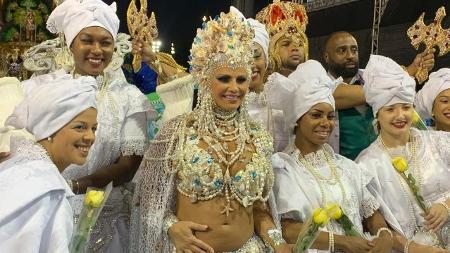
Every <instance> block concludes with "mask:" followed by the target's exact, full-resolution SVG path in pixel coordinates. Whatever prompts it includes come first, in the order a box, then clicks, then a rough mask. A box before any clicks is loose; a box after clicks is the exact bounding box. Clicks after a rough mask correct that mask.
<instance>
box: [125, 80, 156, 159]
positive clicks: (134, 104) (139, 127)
mask: <svg viewBox="0 0 450 253" xmlns="http://www.w3.org/2000/svg"><path fill="white" fill-rule="evenodd" d="M122 93H123V94H124V95H126V97H125V98H124V99H125V100H126V101H125V103H126V104H127V106H126V108H127V110H126V111H125V120H124V124H123V127H122V131H121V136H122V138H121V145H120V151H121V153H122V155H124V156H130V155H139V156H143V155H144V152H145V149H146V147H147V140H148V138H147V120H149V119H151V118H152V117H156V115H157V113H156V111H155V110H154V109H153V107H152V106H151V105H150V102H149V101H148V99H147V97H146V96H144V94H142V92H141V91H139V90H138V89H137V88H136V87H135V86H132V85H126V86H125V87H124V89H123V90H122Z"/></svg>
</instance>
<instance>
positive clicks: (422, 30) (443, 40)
mask: <svg viewBox="0 0 450 253" xmlns="http://www.w3.org/2000/svg"><path fill="white" fill-rule="evenodd" d="M424 15H425V13H422V15H420V17H419V19H417V21H416V22H415V23H414V24H413V25H412V26H411V27H410V28H409V29H408V31H407V34H408V37H409V38H410V39H411V45H413V46H414V48H415V49H416V50H417V49H418V48H419V46H420V44H421V43H423V44H425V47H426V49H425V51H429V50H430V49H432V48H433V47H435V46H438V47H439V56H443V55H445V54H447V53H448V52H449V51H450V29H443V28H442V26H441V23H442V19H443V18H444V17H445V15H446V14H445V8H444V6H442V7H441V8H439V9H438V10H437V12H436V17H435V18H434V21H433V23H431V24H429V25H425V23H424V22H423V17H424ZM416 78H417V81H418V82H419V83H423V82H424V81H425V80H427V78H428V70H427V69H425V68H422V67H421V66H420V67H419V69H418V70H417V73H416Z"/></svg>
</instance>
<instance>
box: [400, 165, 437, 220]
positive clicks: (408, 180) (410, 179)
mask: <svg viewBox="0 0 450 253" xmlns="http://www.w3.org/2000/svg"><path fill="white" fill-rule="evenodd" d="M400 175H401V176H402V178H403V179H404V180H405V182H406V183H407V184H408V187H409V189H410V190H411V192H412V193H413V195H414V197H415V198H416V200H417V204H418V205H419V207H420V209H422V211H423V212H424V213H425V214H428V213H429V211H430V210H429V209H428V208H427V206H426V205H425V200H424V199H423V197H422V195H420V192H419V187H418V186H417V185H416V180H415V179H414V177H413V176H412V175H411V174H409V175H408V176H406V174H405V172H403V173H400Z"/></svg>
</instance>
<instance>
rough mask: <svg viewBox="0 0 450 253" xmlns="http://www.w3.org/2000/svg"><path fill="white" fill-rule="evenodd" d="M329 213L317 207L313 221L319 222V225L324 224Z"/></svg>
mask: <svg viewBox="0 0 450 253" xmlns="http://www.w3.org/2000/svg"><path fill="white" fill-rule="evenodd" d="M328 219H329V217H328V215H327V212H326V211H325V210H324V209H322V208H317V209H316V210H314V212H313V221H314V223H316V224H319V226H324V225H325V224H326V223H327V222H328Z"/></svg>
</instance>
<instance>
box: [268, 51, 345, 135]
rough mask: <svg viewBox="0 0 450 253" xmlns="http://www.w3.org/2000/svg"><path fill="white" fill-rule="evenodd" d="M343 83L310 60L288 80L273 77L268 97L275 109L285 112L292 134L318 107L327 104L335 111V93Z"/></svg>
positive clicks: (270, 80)
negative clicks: (314, 107)
mask: <svg viewBox="0 0 450 253" xmlns="http://www.w3.org/2000/svg"><path fill="white" fill-rule="evenodd" d="M274 77H275V78H276V80H277V81H274ZM286 79H288V80H286ZM274 82H277V83H276V84H274ZM340 83H342V78H338V79H336V80H332V79H331V78H330V77H329V76H328V74H327V71H326V70H325V69H324V68H323V66H322V65H321V64H320V63H319V62H318V61H315V60H308V61H306V62H304V63H302V64H300V65H298V66H297V69H296V70H295V71H294V72H293V73H292V74H290V75H289V77H288V78H284V79H283V77H281V75H279V74H277V75H271V76H270V77H269V85H268V86H267V87H268V88H269V91H268V92H267V94H268V96H269V102H270V104H271V105H272V107H275V109H281V110H283V112H284V114H285V120H286V127H287V128H288V129H287V130H288V131H291V130H292V129H294V127H295V126H296V125H297V120H298V119H299V118H300V117H301V116H303V115H304V114H305V113H306V112H308V111H309V110H310V109H311V107H313V106H314V105H316V104H319V103H327V104H330V105H331V106H332V107H333V109H335V101H334V98H333V92H334V90H335V89H336V87H337V85H338V84H340Z"/></svg>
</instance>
